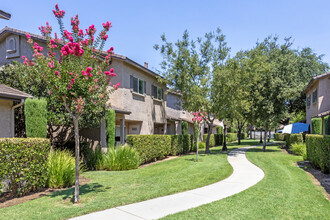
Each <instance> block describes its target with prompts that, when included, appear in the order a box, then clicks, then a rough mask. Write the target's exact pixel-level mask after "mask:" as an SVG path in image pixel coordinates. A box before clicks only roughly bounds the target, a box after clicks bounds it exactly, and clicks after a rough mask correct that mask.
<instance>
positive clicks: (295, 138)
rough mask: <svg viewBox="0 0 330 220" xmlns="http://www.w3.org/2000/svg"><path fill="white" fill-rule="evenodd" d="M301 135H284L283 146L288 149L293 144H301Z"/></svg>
mask: <svg viewBox="0 0 330 220" xmlns="http://www.w3.org/2000/svg"><path fill="white" fill-rule="evenodd" d="M303 142H304V139H303V135H302V134H285V146H287V147H290V146H291V145H292V144H295V143H303Z"/></svg>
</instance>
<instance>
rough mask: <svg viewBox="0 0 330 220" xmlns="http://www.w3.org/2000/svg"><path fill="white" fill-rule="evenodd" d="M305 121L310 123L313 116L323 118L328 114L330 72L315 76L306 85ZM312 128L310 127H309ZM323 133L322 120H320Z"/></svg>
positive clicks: (329, 109) (329, 105)
mask: <svg viewBox="0 0 330 220" xmlns="http://www.w3.org/2000/svg"><path fill="white" fill-rule="evenodd" d="M304 93H305V94H306V122H307V123H308V124H309V125H310V128H311V121H312V118H314V117H320V118H322V119H324V117H325V116H327V115H329V114H330V72H327V73H324V74H321V75H318V76H315V77H314V78H313V79H312V80H311V81H310V82H309V84H308V85H307V86H306V88H305V90H304ZM311 129H312V128H311ZM322 133H323V134H324V120H322Z"/></svg>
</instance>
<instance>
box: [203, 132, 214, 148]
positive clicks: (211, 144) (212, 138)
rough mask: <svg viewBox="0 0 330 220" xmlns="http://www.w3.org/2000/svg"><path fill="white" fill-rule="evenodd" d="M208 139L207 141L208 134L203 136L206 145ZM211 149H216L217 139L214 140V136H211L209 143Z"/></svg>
mask: <svg viewBox="0 0 330 220" xmlns="http://www.w3.org/2000/svg"><path fill="white" fill-rule="evenodd" d="M206 139H207V134H204V135H203V142H204V143H206ZM209 146H210V147H214V146H215V139H214V134H211V135H210V143H209Z"/></svg>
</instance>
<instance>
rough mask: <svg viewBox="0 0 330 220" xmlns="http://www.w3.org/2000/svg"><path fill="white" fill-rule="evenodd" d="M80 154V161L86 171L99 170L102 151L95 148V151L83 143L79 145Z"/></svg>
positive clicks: (99, 148)
mask: <svg viewBox="0 0 330 220" xmlns="http://www.w3.org/2000/svg"><path fill="white" fill-rule="evenodd" d="M80 153H81V158H82V161H83V163H84V165H85V167H86V168H87V169H88V170H99V169H101V168H102V159H103V158H102V149H101V147H99V146H97V147H96V148H95V150H93V149H92V148H91V147H90V146H89V143H87V142H83V143H81V144H80Z"/></svg>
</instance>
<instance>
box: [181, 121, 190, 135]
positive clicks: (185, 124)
mask: <svg viewBox="0 0 330 220" xmlns="http://www.w3.org/2000/svg"><path fill="white" fill-rule="evenodd" d="M181 126H182V134H183V135H186V134H188V122H186V121H183V122H182V124H181Z"/></svg>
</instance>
